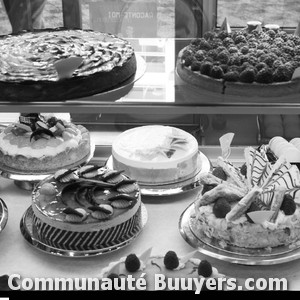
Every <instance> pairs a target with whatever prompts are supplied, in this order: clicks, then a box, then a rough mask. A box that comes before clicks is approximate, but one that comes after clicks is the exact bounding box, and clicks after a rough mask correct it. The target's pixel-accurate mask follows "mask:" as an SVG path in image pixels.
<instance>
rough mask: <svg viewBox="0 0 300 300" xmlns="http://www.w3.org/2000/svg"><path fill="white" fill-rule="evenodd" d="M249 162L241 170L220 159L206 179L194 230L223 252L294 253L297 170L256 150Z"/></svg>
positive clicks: (298, 233)
mask: <svg viewBox="0 0 300 300" xmlns="http://www.w3.org/2000/svg"><path fill="white" fill-rule="evenodd" d="M245 160H246V162H245V164H244V165H243V166H242V167H241V168H237V167H234V166H233V165H232V164H231V163H230V162H229V161H228V160H227V159H223V158H221V157H220V158H219V159H218V166H217V167H216V168H215V169H214V171H213V172H212V173H206V174H203V176H201V179H200V180H201V182H202V183H203V189H202V191H201V193H200V194H199V197H198V199H197V200H196V202H195V216H193V218H191V224H192V227H193V231H194V232H197V233H199V235H203V236H205V237H207V238H209V239H210V240H211V241H214V242H216V243H217V244H218V247H221V248H222V249H227V247H230V246H235V247H238V248H240V249H241V248H246V249H265V250H266V249H267V250H269V251H272V248H275V247H278V246H287V247H288V248H289V249H293V248H294V247H296V246H297V245H298V243H299V240H300V208H299V206H298V204H299V203H300V198H299V197H300V194H299V190H300V188H299V187H300V174H299V170H298V168H297V167H296V166H295V165H291V164H290V163H289V162H287V160H286V158H285V157H284V156H280V157H279V158H278V159H277V160H276V161H275V162H270V161H269V159H268V155H267V154H266V152H265V151H263V150H257V149H254V148H252V147H247V148H246V149H245ZM200 233H201V234H200Z"/></svg>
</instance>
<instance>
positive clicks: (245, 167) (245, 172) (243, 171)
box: [240, 164, 247, 177]
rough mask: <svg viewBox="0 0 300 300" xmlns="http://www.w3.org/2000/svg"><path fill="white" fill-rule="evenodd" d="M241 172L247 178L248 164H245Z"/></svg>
mask: <svg viewBox="0 0 300 300" xmlns="http://www.w3.org/2000/svg"><path fill="white" fill-rule="evenodd" d="M240 172H241V174H242V175H244V176H245V177H247V165H246V164H243V165H242V166H241V169H240Z"/></svg>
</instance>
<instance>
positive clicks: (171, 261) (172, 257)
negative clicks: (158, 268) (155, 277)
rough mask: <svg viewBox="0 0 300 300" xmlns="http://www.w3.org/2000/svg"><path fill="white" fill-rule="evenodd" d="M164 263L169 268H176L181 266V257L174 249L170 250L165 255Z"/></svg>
mask: <svg viewBox="0 0 300 300" xmlns="http://www.w3.org/2000/svg"><path fill="white" fill-rule="evenodd" d="M164 264H165V266H166V268H167V269H168V270H174V269H176V268H177V267H178V266H179V259H178V257H177V254H176V253H175V252H174V251H168V252H167V253H166V255H165V257H164Z"/></svg>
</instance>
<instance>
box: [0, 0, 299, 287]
mask: <svg viewBox="0 0 300 300" xmlns="http://www.w3.org/2000/svg"><path fill="white" fill-rule="evenodd" d="M9 2H10V1H5V0H2V1H0V35H8V34H11V33H13V34H14V33H16V32H18V30H19V28H20V27H18V26H23V29H25V30H29V31H35V30H40V29H48V28H60V27H62V28H70V29H75V28H76V29H84V30H93V31H97V32H98V31H99V32H106V33H111V34H114V35H117V36H119V37H122V38H124V39H126V40H128V41H129V42H130V43H131V44H132V45H133V47H134V50H135V53H136V55H137V58H138V61H137V62H138V64H137V73H136V75H135V78H134V80H133V81H131V82H130V83H129V84H124V85H122V86H121V87H118V88H115V89H112V90H109V91H105V92H102V93H99V94H94V95H89V96H86V97H78V98H77V97H74V98H73V99H68V100H65V101H64V100H60V101H44V100H43V101H35V102H32V101H28V100H27V99H26V98H22V97H20V99H18V101H9V100H7V101H5V100H4V101H0V126H1V127H0V130H1V129H2V128H5V126H6V125H7V124H9V123H11V122H15V121H16V119H17V118H18V116H19V114H20V113H36V112H37V113H40V112H43V113H59V114H68V115H70V116H71V119H72V121H73V122H74V123H76V124H81V125H84V126H85V127H86V128H87V129H88V130H89V131H90V133H91V136H92V139H93V141H94V142H95V145H96V149H95V154H94V157H93V158H92V162H93V163H97V164H105V163H106V162H107V160H108V159H109V158H110V156H111V151H112V149H111V146H112V143H113V141H114V140H115V138H116V137H117V136H118V135H119V134H120V133H122V132H124V131H125V130H127V129H130V128H134V127H137V126H140V125H151V124H162V125H171V126H174V127H178V128H182V129H184V130H185V131H187V132H189V133H191V134H192V135H193V136H194V137H195V138H196V139H197V141H198V144H199V149H200V150H201V152H202V153H204V154H205V155H206V157H207V158H208V159H209V160H210V162H211V164H212V166H215V163H216V160H217V158H218V156H220V154H221V148H220V138H221V137H222V136H223V135H225V134H226V133H234V139H233V141H232V144H231V160H232V161H233V162H234V163H235V164H236V165H237V166H241V165H242V163H243V162H244V149H245V146H254V147H258V146H259V145H261V144H263V143H265V142H266V143H267V142H268V141H269V140H270V139H271V138H272V137H274V136H276V135H281V136H284V137H286V138H287V139H292V138H294V137H300V126H299V128H298V127H296V126H294V128H293V129H292V130H291V131H286V129H284V128H282V124H281V123H280V124H278V123H272V122H271V123H272V126H273V127H272V128H271V129H272V130H271V132H270V131H269V132H267V129H266V128H265V127H264V124H265V123H264V122H265V120H266V119H268V118H270V119H272V120H274V119H277V120H278V118H279V119H280V122H284V120H285V119H289V118H291V119H297V120H296V121H295V122H296V123H295V124H298V121H299V120H300V117H299V115H300V93H295V94H292V95H287V96H284V95H283V96H281V97H274V98H272V97H266V98H265V97H261V96H260V97H253V95H251V94H250V93H249V92H247V91H245V92H244V93H243V94H241V95H237V96H235V95H233V96H228V95H225V94H222V93H219V94H217V93H214V92H212V91H207V90H205V89H198V88H197V89H195V88H194V87H192V86H190V85H188V84H187V83H185V82H184V81H183V80H182V79H181V78H180V76H179V75H178V72H177V63H178V59H179V58H178V57H179V54H180V52H181V51H182V49H183V48H184V47H187V46H188V45H190V43H191V42H192V41H193V40H194V39H199V38H202V37H203V36H204V35H205V33H207V32H208V31H211V30H220V28H221V27H222V26H224V24H225V23H224V21H225V20H226V21H227V23H226V24H227V25H228V24H229V25H230V29H231V30H232V31H238V30H241V29H243V28H245V27H246V26H247V22H249V21H259V22H260V23H261V24H263V25H266V24H274V23H276V25H278V26H279V27H280V29H281V30H283V31H286V32H287V33H294V32H296V31H297V30H299V31H300V29H299V28H300V27H299V14H300V5H299V3H298V2H299V1H297V0H290V1H286V0H280V1H278V0H276V1H275V0H268V1H261V2H259V1H254V0H113V1H112V0H48V1H40V2H41V6H42V10H41V11H40V15H39V14H38V13H37V11H35V10H34V5H33V2H34V1H30V0H22V1H15V2H17V4H16V5H17V6H15V7H13V5H12V2H13V1H11V3H10V5H9ZM37 2H38V1H37ZM18 6H19V7H18ZM20 6H21V9H23V12H25V11H26V16H25V17H24V19H22V22H16V23H14V22H15V21H14V19H13V18H15V17H16V15H15V12H16V11H15V10H14V11H13V10H12V8H14V9H16V8H17V7H18V8H20ZM20 14H21V13H20ZM19 21H20V19H19ZM0 44H1V39H0ZM0 70H1V62H0ZM298 79H299V78H297V80H298ZM299 124H300V121H299ZM278 126H280V129H278ZM273 129H274V130H273ZM277 129H278V130H277ZM0 192H1V193H3V194H4V195H3V198H5V199H4V200H5V202H6V203H7V204H8V209H9V211H12V210H16V213H12V214H11V217H10V219H9V220H8V225H6V226H7V227H9V228H7V229H8V230H7V231H3V233H1V238H3V240H4V239H5V238H7V239H9V242H8V244H7V245H4V244H5V243H4V244H2V245H1V246H0V248H1V253H4V257H5V258H6V262H5V264H4V266H5V268H4V269H3V270H7V271H5V272H17V273H18V272H20V271H19V269H18V266H17V265H16V264H14V265H11V264H9V261H10V260H11V259H12V256H16V257H17V256H18V253H19V252H18V251H19V247H21V248H20V249H22V251H23V252H24V253H26V255H27V257H26V259H24V261H22V259H21V258H20V257H18V258H17V262H18V264H19V266H20V268H21V270H22V271H23V272H24V275H27V276H29V275H30V276H33V275H34V276H37V277H39V276H40V277H42V276H44V273H43V272H44V267H43V266H42V262H44V260H45V265H46V267H47V268H48V270H47V276H49V277H55V275H56V274H57V272H58V273H59V275H60V276H62V277H68V276H70V277H75V276H81V277H84V276H97V275H98V274H99V269H100V268H103V267H105V266H106V265H107V263H108V262H111V261H115V260H118V259H119V258H120V255H119V252H114V253H109V254H107V255H106V256H103V257H100V258H98V257H97V258H96V259H95V258H80V259H78V260H77V261H76V262H77V263H76V264H74V263H73V260H72V259H71V260H70V259H69V258H68V259H64V258H61V257H59V258H58V257H55V256H51V255H50V256H49V255H45V254H44V253H40V252H37V253H36V252H35V250H34V251H31V250H32V249H31V248H30V247H27V246H28V245H25V244H23V243H21V242H22V241H23V240H22V237H21V238H20V236H19V222H20V219H21V218H22V216H23V212H24V211H25V209H26V208H27V207H28V205H29V203H30V201H31V200H30V192H28V193H27V191H26V192H25V193H27V194H25V193H23V191H22V190H20V189H17V188H16V187H15V186H14V185H13V184H12V182H11V181H10V180H9V179H7V178H1V183H0ZM0 196H1V194H0ZM197 196H198V194H197V190H193V191H191V193H189V194H187V195H186V194H185V195H184V196H182V194H180V195H174V196H173V195H172V197H171V198H172V199H171V200H170V198H168V199H167V201H166V199H165V198H163V197H162V198H159V199H157V198H155V197H154V198H153V197H144V199H143V200H144V202H145V203H146V204H147V209H148V222H149V224H148V225H147V226H148V227H147V226H146V227H145V232H143V234H142V236H141V237H139V240H138V241H137V243H136V244H135V245H136V246H133V245H130V246H129V248H128V249H129V250H128V251H132V252H139V253H141V252H143V250H145V247H146V246H147V247H148V246H149V247H151V246H152V245H153V243H156V244H157V245H156V247H157V248H156V250H154V252H157V253H160V252H161V251H166V250H169V247H171V248H172V247H173V248H177V249H178V251H179V252H181V253H188V252H190V251H191V250H193V249H191V247H190V246H189V245H186V244H183V243H182V238H181V236H180V235H178V220H179V218H180V216H181V213H182V212H183V211H184V210H185V209H186V207H187V206H188V205H190V203H192V201H194V199H195V198H196V197H197ZM15 199H19V200H20V202H18V203H16V201H14V200H15ZM150 219H151V221H149V220H150ZM157 224H158V225H159V226H161V228H162V230H158V229H157V228H160V227H157ZM7 232H9V234H11V236H13V237H14V240H12V239H11V238H10V236H8V233H7ZM153 232H157V233H155V234H153ZM149 236H150V237H151V238H148V237H149ZM168 237H172V238H173V239H170V240H171V241H169V240H168ZM19 239H21V241H20V240H19ZM16 240H17V242H16ZM158 241H159V242H158ZM4 242H5V241H4ZM10 249H12V251H11V252H9V250H10ZM120 253H121V254H122V256H123V255H125V253H127V251H126V250H123V249H122V250H121V252H120ZM206 254H207V253H205V251H204V252H202V253H201V255H204V256H202V257H205V255H206ZM288 259H289V258H288ZM290 260H292V258H291V259H290ZM211 261H212V263H213V264H214V265H215V266H217V267H218V268H219V269H220V270H221V272H225V271H226V272H227V271H228V274H229V275H230V276H236V274H239V275H238V276H239V277H241V278H247V276H249V269H248V268H246V267H245V266H244V265H242V266H241V265H236V264H230V263H228V262H227V261H222V260H221V261H220V260H219V259H218V257H217V255H216V256H214V257H212V258H211ZM31 262H33V264H32V265H31ZM298 264H299V261H296V262H295V264H294V263H292V262H289V261H288V262H287V263H286V264H284V265H283V268H282V269H280V268H278V267H277V266H276V265H275V264H272V263H269V265H267V266H260V265H259V264H258V265H255V266H251V267H253V269H251V271H253V274H254V275H253V276H254V277H255V278H258V277H260V276H263V277H269V276H271V275H274V276H278V277H281V276H285V277H287V278H289V279H290V280H291V282H290V283H291V285H290V288H291V289H298V288H299V280H300V279H299V278H300V273H299V268H298V267H297V265H298ZM61 265H62V266H63V268H62V269H60V268H61ZM291 269H292V271H293V272H290V270H291ZM26 270H27V274H26ZM292 273H293V275H291V274H292ZM261 274H263V275H261ZM0 275H1V274H0Z"/></svg>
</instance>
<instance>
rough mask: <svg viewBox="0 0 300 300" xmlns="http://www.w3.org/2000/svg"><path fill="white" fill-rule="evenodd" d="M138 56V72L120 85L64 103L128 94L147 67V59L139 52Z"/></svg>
mask: <svg viewBox="0 0 300 300" xmlns="http://www.w3.org/2000/svg"><path fill="white" fill-rule="evenodd" d="M135 57H136V73H135V74H134V75H133V76H132V77H130V78H129V79H127V80H126V81H124V82H122V83H121V84H120V85H118V86H116V87H115V88H113V89H111V90H109V91H104V92H101V93H98V94H95V95H92V96H88V97H82V98H80V99H78V100H77V99H74V100H66V101H64V103H77V102H78V103H81V104H82V102H84V103H88V102H94V101H118V100H120V99H121V98H123V97H124V96H126V95H127V94H128V93H129V92H130V90H131V89H132V88H133V85H134V83H135V82H136V81H138V80H139V79H141V78H142V77H143V76H144V74H145V72H146V69H147V64H146V61H145V60H144V58H143V57H141V56H140V55H139V54H135Z"/></svg>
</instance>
